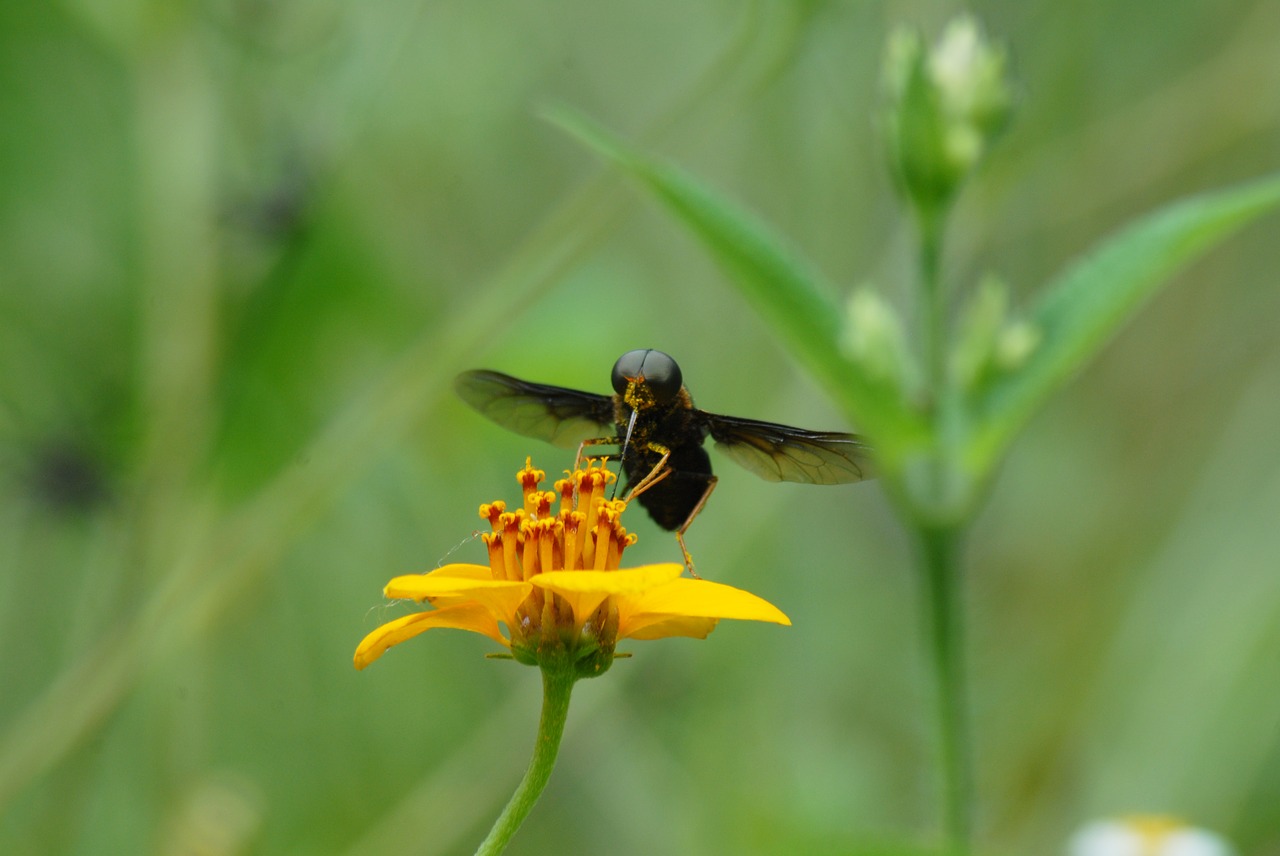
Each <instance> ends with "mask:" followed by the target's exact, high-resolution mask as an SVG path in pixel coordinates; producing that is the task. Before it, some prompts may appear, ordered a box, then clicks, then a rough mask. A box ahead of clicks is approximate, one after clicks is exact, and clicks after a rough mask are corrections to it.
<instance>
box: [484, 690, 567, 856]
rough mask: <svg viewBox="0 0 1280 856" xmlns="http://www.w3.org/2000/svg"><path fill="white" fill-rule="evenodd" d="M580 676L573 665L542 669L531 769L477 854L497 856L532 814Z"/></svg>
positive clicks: (544, 782)
mask: <svg viewBox="0 0 1280 856" xmlns="http://www.w3.org/2000/svg"><path fill="white" fill-rule="evenodd" d="M576 679H577V676H576V675H575V674H574V672H573V669H572V668H565V669H556V668H544V669H543V670H542V718H541V719H540V720H539V722H538V738H537V742H536V743H534V746H533V758H532V759H530V761H529V769H527V770H526V771H525V774H524V778H523V779H522V780H521V781H520V784H519V786H517V787H516V790H515V793H513V794H512V795H511V800H510V801H509V802H508V803H507V807H506V808H504V809H503V810H502V814H500V815H499V816H498V819H497V820H496V821H494V823H493V828H492V829H491V830H489V835H488V837H486V838H485V840H484V841H482V842H481V843H480V846H479V847H478V848H477V849H476V856H497V854H499V853H501V852H502V851H503V850H505V849H506V847H507V844H508V843H509V842H510V841H511V837H512V836H513V835H515V834H516V830H517V829H519V828H520V825H521V824H522V823H524V819H525V818H526V817H528V816H529V812H530V811H531V810H532V809H533V806H534V803H536V802H537V801H538V797H540V796H541V795H542V789H543V788H545V787H546V785H547V780H548V779H549V778H551V770H552V769H553V768H554V767H555V765H556V755H557V753H558V752H559V751H560V738H561V737H563V736H564V723H565V720H566V719H567V718H568V716H569V695H570V693H571V692H572V691H573V682H574V681H575V680H576Z"/></svg>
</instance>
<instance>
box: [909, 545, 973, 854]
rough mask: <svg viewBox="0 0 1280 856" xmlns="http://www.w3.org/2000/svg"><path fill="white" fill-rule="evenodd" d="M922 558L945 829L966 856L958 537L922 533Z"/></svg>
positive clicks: (968, 803)
mask: <svg viewBox="0 0 1280 856" xmlns="http://www.w3.org/2000/svg"><path fill="white" fill-rule="evenodd" d="M917 535H918V537H919V541H920V544H919V554H920V555H919V558H920V571H921V574H920V576H921V582H922V588H923V595H924V612H925V615H926V616H927V624H928V633H929V640H928V641H929V652H930V655H931V659H932V661H933V662H932V665H933V670H934V677H935V682H936V699H935V702H936V705H937V727H938V757H939V764H940V767H941V775H942V797H943V813H944V824H943V828H944V830H945V834H946V841H947V846H948V850H947V852H948V853H949V854H952V856H960V854H964V853H967V852H968V849H969V837H970V820H971V817H970V815H971V810H972V804H973V803H972V789H971V782H972V779H971V774H970V761H969V749H968V727H967V722H966V719H967V717H966V712H965V671H964V653H963V650H964V649H963V645H962V641H961V639H962V634H961V610H960V604H959V602H958V592H959V571H960V567H959V541H960V539H959V531H958V530H957V529H955V528H928V527H924V528H921V529H920V530H919V531H918V532H917Z"/></svg>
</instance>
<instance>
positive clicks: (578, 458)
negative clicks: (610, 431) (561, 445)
mask: <svg viewBox="0 0 1280 856" xmlns="http://www.w3.org/2000/svg"><path fill="white" fill-rule="evenodd" d="M616 445H618V438H617V437H592V438H591V439H589V440H583V441H582V442H581V443H579V444H578V454H576V455H574V456H573V468H574V470H575V471H576V470H580V469H582V452H583V450H584V449H586V448H587V447H588V446H616ZM604 457H605V459H606V460H607V459H609V458H612V457H613V455H605V456H604Z"/></svg>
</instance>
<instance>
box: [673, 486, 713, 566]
mask: <svg viewBox="0 0 1280 856" xmlns="http://www.w3.org/2000/svg"><path fill="white" fill-rule="evenodd" d="M719 481H720V479H718V478H716V477H715V476H707V489H706V490H704V491H703V492H702V498H701V499H699V500H698V504H697V505H695V506H694V507H693V511H690V512H689V516H688V517H687V518H686V519H685V521H684V523H682V524H680V528H679V529H677V530H676V543H678V544H679V545H680V552H681V553H682V554H683V555H684V566H685V567H686V568H688V569H689V574H690V575H691V576H693V578H694V579H698V580H700V579H702V577H700V576H698V572H697V571H695V570H694V569H693V556H690V555H689V548H687V547H685V545H684V533H685V532H687V531H689V527H690V526H692V525H693V518H695V517H697V516H698V512H699V511H701V510H702V506H704V505H706V504H707V499H708V498H710V496H711V491H713V490H715V489H716V483H717V482H719Z"/></svg>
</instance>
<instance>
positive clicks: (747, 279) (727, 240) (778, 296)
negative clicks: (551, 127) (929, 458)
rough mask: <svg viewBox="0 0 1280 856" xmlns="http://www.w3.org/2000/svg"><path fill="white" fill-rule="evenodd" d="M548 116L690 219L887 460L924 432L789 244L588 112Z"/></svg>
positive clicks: (740, 286) (696, 231)
mask: <svg viewBox="0 0 1280 856" xmlns="http://www.w3.org/2000/svg"><path fill="white" fill-rule="evenodd" d="M548 118H549V119H550V120H551V121H552V122H554V123H555V124H556V125H558V126H560V127H561V128H563V129H564V130H566V131H568V132H569V133H570V134H572V135H573V136H575V137H577V138H578V139H579V140H581V141H582V142H583V143H585V144H586V145H587V146H589V147H590V148H591V149H592V150H594V151H595V152H597V153H598V154H600V155H602V156H604V157H605V158H607V159H608V160H610V161H612V162H613V163H615V164H617V165H618V166H620V167H621V168H622V169H623V170H624V171H626V172H627V173H628V174H630V175H631V176H632V177H634V178H636V179H638V180H639V181H640V182H641V184H642V185H643V186H644V187H646V188H647V189H648V190H650V191H651V192H652V193H653V194H654V195H655V196H656V197H657V198H658V200H659V201H661V202H662V203H663V204H664V205H666V207H667V208H668V209H669V210H670V211H671V212H672V213H674V214H675V215H676V216H677V217H678V218H679V219H680V220H681V221H683V222H684V224H685V226H687V227H688V228H689V231H690V232H691V233H692V234H693V235H694V236H695V237H697V238H698V239H699V240H700V241H701V242H702V244H703V245H704V246H705V247H706V248H707V249H708V250H709V251H710V252H711V254H712V255H713V256H714V257H715V259H716V260H717V261H718V262H719V263H720V265H721V266H722V267H723V268H724V269H725V271H726V272H727V273H728V274H729V276H730V280H731V282H732V283H733V284H734V285H735V286H737V288H738V290H739V291H740V292H741V293H742V295H743V296H744V297H745V298H746V299H747V300H748V302H749V303H750V304H751V305H752V306H753V308H754V309H755V310H756V311H757V312H758V313H759V314H760V315H761V316H762V317H763V318H764V319H765V320H766V321H767V322H769V323H770V324H772V326H773V327H774V329H775V330H776V331H777V332H778V334H779V335H780V336H781V337H782V339H783V340H784V341H785V343H786V344H787V345H788V347H789V348H790V350H791V352H792V353H793V354H795V355H796V356H797V357H798V358H799V359H800V361H801V362H802V363H803V364H804V365H805V366H806V368H808V369H809V370H810V371H811V372H812V373H813V375H814V376H815V377H817V378H818V380H819V382H820V383H822V384H823V386H825V387H826V388H827V389H828V390H829V391H830V393H831V394H832V396H833V397H834V398H835V399H836V401H837V402H838V403H839V404H841V405H842V406H843V407H844V409H845V410H846V411H847V412H848V413H849V415H850V416H851V417H853V418H854V419H855V420H856V421H857V423H858V425H859V428H860V429H861V430H863V431H865V432H866V433H867V434H869V435H870V436H871V437H872V438H873V441H874V442H875V444H876V446H877V449H878V451H879V452H880V453H881V455H882V458H883V456H885V455H886V454H890V453H891V448H890V446H900V445H902V444H903V443H904V442H905V441H906V439H907V438H910V437H919V436H920V435H921V434H922V433H923V430H924V429H923V426H922V424H921V422H920V420H919V419H918V418H917V417H916V416H915V414H914V413H912V412H911V411H910V410H909V409H908V408H907V406H906V403H905V401H904V400H903V398H902V396H901V395H893V394H886V390H885V388H884V386H883V384H879V383H876V382H875V381H873V380H872V379H870V378H868V377H866V376H865V375H864V374H863V373H861V372H859V371H858V370H857V369H856V367H855V366H854V365H853V364H852V363H851V362H850V361H849V360H848V359H847V358H846V357H845V355H844V354H843V353H842V352H841V350H840V344H839V342H840V335H841V328H842V323H843V318H844V313H843V311H842V309H841V307H840V306H839V305H838V304H837V303H836V301H835V300H834V299H833V297H832V296H831V295H832V293H833V289H832V288H831V287H830V286H828V285H827V284H826V283H825V282H824V281H823V279H822V278H821V276H820V275H819V274H818V273H817V272H816V271H814V270H813V269H812V267H811V266H810V265H809V264H808V263H807V262H806V261H805V260H804V259H803V258H802V257H801V256H800V255H799V254H798V253H797V252H796V251H795V250H793V249H792V248H791V247H789V246H788V245H787V244H786V242H784V241H783V240H782V239H781V238H779V237H778V236H777V235H775V234H774V233H773V232H772V231H771V230H770V229H769V228H768V227H766V226H765V225H764V224H763V223H761V222H760V221H759V220H757V219H756V218H755V217H753V216H752V215H750V214H749V213H747V212H746V211H743V210H741V209H740V208H738V207H737V206H735V205H734V204H733V203H732V202H730V201H728V200H726V199H723V198H721V197H720V196H718V195H717V194H716V193H715V192H713V191H712V190H711V189H710V188H708V187H706V186H705V185H703V184H701V183H700V182H698V181H697V180H696V179H694V178H693V177H692V176H690V175H688V174H687V173H685V172H684V171H683V170H681V169H679V168H678V167H675V166H673V165H671V164H669V163H666V162H664V161H662V160H660V159H658V158H654V157H651V156H648V155H645V154H643V153H641V152H639V151H637V150H635V149H633V148H631V147H630V146H628V145H627V144H626V143H624V142H622V141H621V140H619V139H618V138H617V137H615V136H613V135H612V134H610V133H609V132H607V131H605V130H603V129H602V128H600V127H599V126H597V125H595V124H594V123H592V122H590V121H589V120H587V119H585V118H583V117H582V116H580V115H578V114H576V113H571V112H568V111H564V110H558V111H555V112H554V113H551V114H549V115H548Z"/></svg>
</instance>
